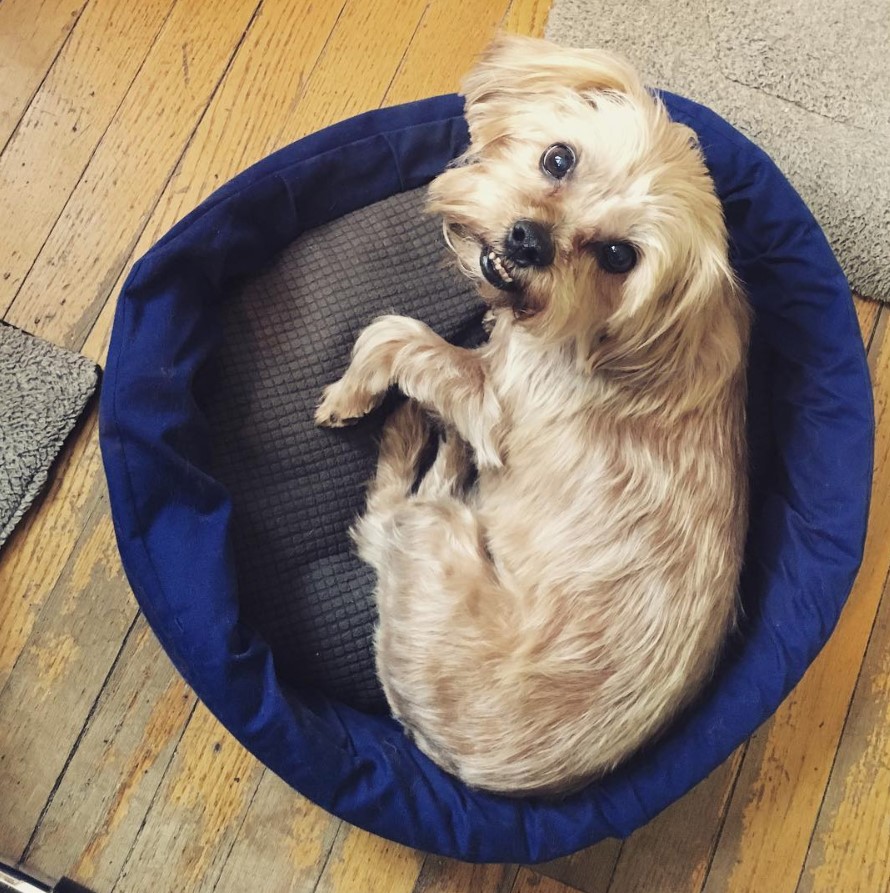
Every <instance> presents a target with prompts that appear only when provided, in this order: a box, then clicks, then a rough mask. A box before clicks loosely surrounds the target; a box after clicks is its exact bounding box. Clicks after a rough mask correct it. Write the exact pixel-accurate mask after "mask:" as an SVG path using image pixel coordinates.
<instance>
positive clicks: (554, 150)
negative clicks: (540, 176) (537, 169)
mask: <svg viewBox="0 0 890 893" xmlns="http://www.w3.org/2000/svg"><path fill="white" fill-rule="evenodd" d="M574 166H575V152H574V151H573V149H572V147H571V146H566V145H565V144H564V143H554V144H553V145H552V146H551V147H550V148H549V149H548V150H547V151H546V152H545V153H544V154H543V155H542V156H541V170H542V171H544V173H545V174H547V175H548V176H550V177H553V179H554V180H561V179H562V178H563V177H564V176H565V175H566V174H567V173H568V172H569V171H570V170H571V169H572V168H573V167H574Z"/></svg>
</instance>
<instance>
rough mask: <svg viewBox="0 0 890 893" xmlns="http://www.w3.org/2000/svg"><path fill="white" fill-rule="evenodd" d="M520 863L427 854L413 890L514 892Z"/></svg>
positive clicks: (422, 892) (428, 892) (430, 892)
mask: <svg viewBox="0 0 890 893" xmlns="http://www.w3.org/2000/svg"><path fill="white" fill-rule="evenodd" d="M518 871H519V868H518V867H517V866H516V865H496V864H491V865H471V864H470V863H469V862H458V861H457V860H456V859H445V858H444V857H442V856H427V857H426V859H425V860H424V863H423V868H422V869H421V872H420V876H419V877H418V878H417V883H416V884H415V885H414V890H413V893H468V891H472V893H510V890H512V888H513V884H514V882H515V880H516V875H517V873H518Z"/></svg>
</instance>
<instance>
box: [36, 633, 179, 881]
mask: <svg viewBox="0 0 890 893" xmlns="http://www.w3.org/2000/svg"><path fill="white" fill-rule="evenodd" d="M194 706H195V696H194V694H193V693H192V692H191V691H190V690H189V688H188V686H187V685H186V684H185V682H184V681H183V679H182V677H180V676H179V674H178V673H177V672H176V670H175V669H174V668H173V665H172V664H171V663H170V661H169V660H168V658H167V656H166V655H165V654H164V653H163V651H162V650H161V646H160V644H159V643H158V641H157V639H156V638H155V637H154V634H153V633H152V632H151V630H150V629H149V628H148V624H147V623H146V622H145V620H144V618H142V617H141V616H140V618H139V619H138V620H137V622H136V625H135V627H134V629H133V632H132V633H131V634H130V635H129V636H128V638H127V642H126V644H125V646H124V650H123V652H122V654H121V658H120V660H119V661H118V662H117V664H116V665H115V668H114V672H113V673H112V674H111V676H110V678H109V680H108V684H107V685H106V686H105V688H104V690H103V692H102V696H101V697H100V699H99V703H98V705H97V707H96V711H95V713H94V714H93V716H92V717H91V718H90V720H89V722H88V725H87V728H86V731H85V733H84V736H83V739H82V741H81V742H80V744H79V746H78V748H77V751H76V752H75V754H74V756H73V758H72V760H71V762H70V764H69V765H68V766H67V767H66V769H65V772H64V774H63V776H62V779H61V783H60V784H59V787H58V789H57V790H56V792H55V794H54V795H53V797H52V801H51V803H50V805H49V808H48V809H47V811H46V813H45V814H44V816H43V818H42V820H41V822H40V825H39V827H38V828H37V831H36V834H35V836H34V838H33V840H32V841H31V844H30V846H29V848H28V851H27V852H26V853H25V854H24V858H25V861H26V863H27V864H28V865H29V866H30V867H32V868H34V869H36V870H38V871H40V872H42V873H43V874H45V875H47V876H49V877H59V876H61V875H67V876H68V877H71V878H72V879H74V880H76V881H78V882H79V883H81V884H84V885H85V886H87V887H89V888H91V889H96V890H108V889H110V888H111V886H112V885H113V884H114V881H115V880H116V879H117V876H118V875H119V874H120V870H121V868H122V866H123V863H124V860H125V859H126V856H127V854H128V853H129V852H130V849H131V848H132V845H133V841H134V839H135V837H136V833H137V832H138V830H139V828H140V826H141V824H142V821H143V819H144V818H145V815H146V812H147V811H148V808H149V805H150V804H151V801H152V798H153V797H154V794H155V791H156V790H157V787H158V784H159V783H160V780H161V777H162V775H163V773H164V771H165V770H166V768H167V765H168V764H169V762H170V759H171V757H172V755H173V748H174V747H175V745H176V743H177V742H178V741H179V738H180V736H181V735H182V732H183V730H184V729H185V725H186V722H187V721H188V718H189V717H190V716H191V714H192V710H193V709H194Z"/></svg>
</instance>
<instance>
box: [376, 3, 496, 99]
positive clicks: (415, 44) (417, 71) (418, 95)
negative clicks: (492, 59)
mask: <svg viewBox="0 0 890 893" xmlns="http://www.w3.org/2000/svg"><path fill="white" fill-rule="evenodd" d="M508 6H509V0H466V2H465V3H464V4H463V6H462V7H461V14H460V16H459V17H458V16H455V14H454V9H453V8H452V7H451V5H450V4H448V3H433V4H431V5H430V6H429V8H428V9H427V11H426V14H425V15H424V17H423V20H422V21H421V23H420V26H419V27H418V29H417V33H416V34H415V35H414V38H413V39H412V41H411V44H410V46H409V47H408V51H407V52H406V53H405V56H404V58H403V59H402V64H401V65H400V66H399V70H398V73H397V74H396V76H395V78H394V80H393V82H392V84H391V85H390V87H389V89H388V90H387V91H386V97H385V99H384V103H385V104H386V105H396V104H397V103H400V102H410V101H412V100H414V99H422V98H423V97H425V96H435V95H436V94H438V93H451V92H455V91H457V90H458V89H459V87H460V82H461V78H463V76H464V75H465V74H466V73H467V71H468V70H469V68H470V66H471V65H472V64H473V62H474V60H475V58H476V56H478V55H479V53H481V52H482V50H483V49H484V48H485V45H486V44H487V43H488V42H489V41H490V40H491V38H492V37H493V36H494V34H495V32H496V31H497V29H498V27H499V26H500V25H501V23H502V22H503V19H504V15H505V13H506V12H507V8H508Z"/></svg>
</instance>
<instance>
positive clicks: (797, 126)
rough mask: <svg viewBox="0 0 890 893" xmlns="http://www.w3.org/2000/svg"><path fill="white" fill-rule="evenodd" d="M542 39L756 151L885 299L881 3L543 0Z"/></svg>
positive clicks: (886, 142)
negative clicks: (694, 109)
mask: <svg viewBox="0 0 890 893" xmlns="http://www.w3.org/2000/svg"><path fill="white" fill-rule="evenodd" d="M547 36H548V37H549V38H550V39H551V40H554V41H555V42H557V43H560V44H563V45H566V46H590V47H603V48H607V49H612V50H615V51H618V52H620V53H622V54H623V55H625V56H626V57H627V58H629V59H630V60H631V62H633V63H634V64H635V65H636V66H637V67H638V68H639V69H640V70H641V71H642V72H643V75H644V77H645V79H646V81H647V82H648V83H650V84H652V85H654V86H656V87H661V88H664V89H668V90H672V91H674V92H676V93H681V94H683V95H685V96H688V97H689V98H690V99H694V100H696V101H698V102H702V103H704V104H705V105H708V106H710V107H711V108H712V109H713V110H714V111H716V112H718V113H719V114H720V115H722V116H723V117H724V118H726V119H727V120H728V121H730V123H732V124H734V125H735V126H736V127H738V128H739V130H741V131H742V132H743V133H745V134H746V135H747V136H749V137H750V138H751V139H753V140H754V141H755V142H756V143H758V144H759V145H760V146H761V147H762V148H764V149H765V150H766V151H767V152H768V153H769V154H770V155H771V156H772V157H773V159H774V160H775V161H776V163H777V164H778V165H779V167H780V168H781V169H782V170H783V172H784V173H785V175H786V176H787V177H788V179H789V180H791V182H792V183H793V184H794V186H795V188H796V189H797V191H798V192H799V193H800V194H801V195H802V197H803V199H804V201H806V203H807V204H808V205H809V206H810V208H811V210H812V211H813V213H814V214H815V216H816V218H817V219H818V220H819V222H820V223H821V225H822V226H823V228H824V229H825V232H826V234H827V236H828V238H829V241H830V242H831V244H832V247H833V248H834V251H835V254H836V255H837V257H838V259H839V260H840V262H841V264H842V266H843V267H844V269H845V271H846V273H847V276H848V278H849V280H850V284H851V285H852V287H853V289H854V290H855V291H857V292H859V294H862V295H865V296H868V297H874V298H880V299H882V300H885V301H886V300H890V163H888V154H890V2H888V0H845V2H843V3H838V2H836V0H771V2H769V3H767V2H764V0H678V2H673V3H669V2H665V0H627V2H624V3H605V2H602V0H555V2H554V4H553V8H552V10H551V12H550V19H549V23H548V25H547Z"/></svg>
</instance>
